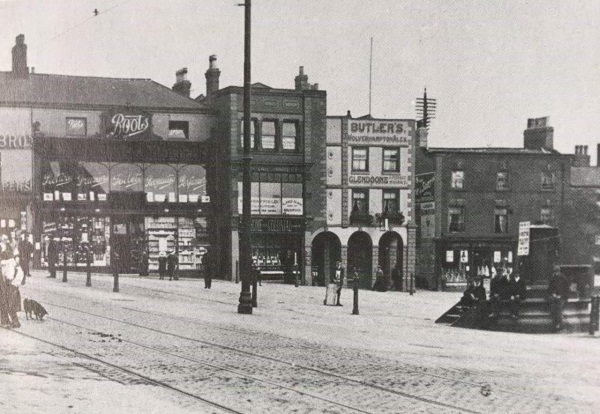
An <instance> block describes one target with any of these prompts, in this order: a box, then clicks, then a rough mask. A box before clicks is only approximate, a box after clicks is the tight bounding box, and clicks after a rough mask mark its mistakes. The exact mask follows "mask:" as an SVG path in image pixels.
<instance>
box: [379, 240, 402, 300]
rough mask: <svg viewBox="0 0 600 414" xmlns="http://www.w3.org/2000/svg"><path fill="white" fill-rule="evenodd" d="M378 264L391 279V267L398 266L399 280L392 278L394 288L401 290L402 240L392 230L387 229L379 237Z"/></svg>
mask: <svg viewBox="0 0 600 414" xmlns="http://www.w3.org/2000/svg"><path fill="white" fill-rule="evenodd" d="M379 265H380V266H381V268H382V269H383V273H384V274H385V275H386V276H388V277H390V279H392V269H393V268H394V266H398V270H399V276H400V278H399V279H400V280H393V279H392V282H394V290H402V289H401V288H400V287H399V286H397V285H400V286H403V280H404V241H403V240H402V236H400V235H399V234H398V233H396V232H394V231H388V232H387V233H385V234H384V235H383V236H381V239H379Z"/></svg>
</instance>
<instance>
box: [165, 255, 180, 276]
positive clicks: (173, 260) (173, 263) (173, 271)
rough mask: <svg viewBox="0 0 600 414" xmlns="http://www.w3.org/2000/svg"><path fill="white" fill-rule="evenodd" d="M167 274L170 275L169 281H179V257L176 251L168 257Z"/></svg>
mask: <svg viewBox="0 0 600 414" xmlns="http://www.w3.org/2000/svg"><path fill="white" fill-rule="evenodd" d="M167 273H168V274H169V280H173V279H175V280H179V276H178V274H177V255H176V254H175V250H173V251H172V252H171V253H169V256H167Z"/></svg>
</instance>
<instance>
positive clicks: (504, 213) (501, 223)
mask: <svg viewBox="0 0 600 414" xmlns="http://www.w3.org/2000/svg"><path fill="white" fill-rule="evenodd" d="M494 232H495V233H508V210H507V209H505V208H495V209H494Z"/></svg>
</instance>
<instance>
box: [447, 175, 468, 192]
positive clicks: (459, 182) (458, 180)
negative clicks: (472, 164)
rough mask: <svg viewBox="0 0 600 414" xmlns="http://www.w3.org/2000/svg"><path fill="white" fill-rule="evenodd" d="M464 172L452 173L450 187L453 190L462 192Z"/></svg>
mask: <svg viewBox="0 0 600 414" xmlns="http://www.w3.org/2000/svg"><path fill="white" fill-rule="evenodd" d="M464 181H465V172H464V171H452V182H451V183H450V186H451V187H452V188H454V189H455V190H462V189H463V188H464Z"/></svg>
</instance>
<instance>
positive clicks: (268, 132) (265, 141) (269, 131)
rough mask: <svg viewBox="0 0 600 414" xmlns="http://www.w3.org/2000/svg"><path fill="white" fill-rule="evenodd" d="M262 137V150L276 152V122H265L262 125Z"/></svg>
mask: <svg viewBox="0 0 600 414" xmlns="http://www.w3.org/2000/svg"><path fill="white" fill-rule="evenodd" d="M261 132H262V135H261V137H260V146H261V148H262V149H266V150H274V149H275V136H276V132H277V130H276V127H275V121H263V123H262V131H261Z"/></svg>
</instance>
